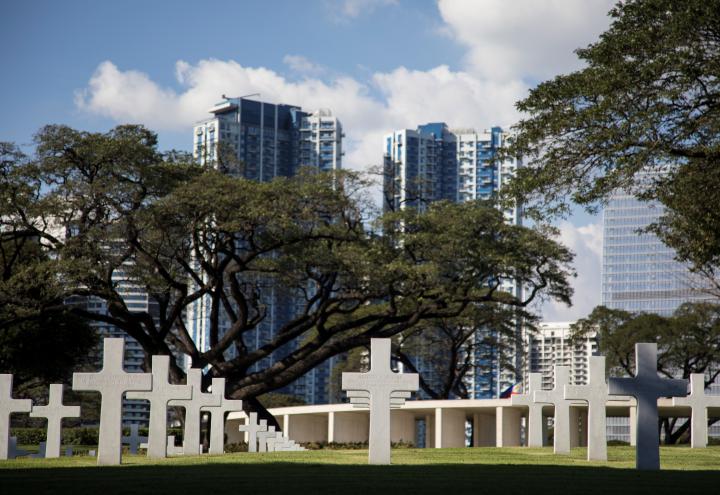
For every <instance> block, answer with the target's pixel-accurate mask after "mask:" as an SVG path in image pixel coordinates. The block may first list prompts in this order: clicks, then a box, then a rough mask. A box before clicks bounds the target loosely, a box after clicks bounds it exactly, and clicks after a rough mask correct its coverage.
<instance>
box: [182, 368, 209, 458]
mask: <svg viewBox="0 0 720 495" xmlns="http://www.w3.org/2000/svg"><path fill="white" fill-rule="evenodd" d="M202 377H203V375H202V370H201V369H200V368H190V369H189V370H188V372H187V384H188V385H190V386H192V398H191V399H187V400H171V401H170V405H171V406H182V407H184V408H185V432H184V438H183V453H184V454H185V455H199V454H202V445H200V410H201V409H202V408H203V407H207V406H219V405H220V401H221V400H222V397H221V394H222V392H220V393H219V394H218V393H215V391H212V392H211V393H203V391H202Z"/></svg>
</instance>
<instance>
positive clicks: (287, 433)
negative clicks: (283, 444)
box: [283, 414, 290, 438]
mask: <svg viewBox="0 0 720 495" xmlns="http://www.w3.org/2000/svg"><path fill="white" fill-rule="evenodd" d="M283 435H284V436H285V438H290V415H289V414H285V415H283Z"/></svg>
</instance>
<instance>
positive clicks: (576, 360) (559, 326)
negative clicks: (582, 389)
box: [527, 322, 598, 390]
mask: <svg viewBox="0 0 720 495" xmlns="http://www.w3.org/2000/svg"><path fill="white" fill-rule="evenodd" d="M573 323H574V322H543V323H540V324H539V325H538V329H537V332H533V333H528V336H527V342H528V349H527V371H528V372H530V373H542V388H543V389H545V390H551V389H552V388H553V385H554V380H555V366H567V367H568V368H570V383H571V384H573V385H586V384H587V380H588V371H589V365H590V356H592V355H594V354H597V352H598V345H597V338H596V334H595V333H594V332H593V333H589V334H588V335H586V336H585V337H583V338H582V340H578V339H573V338H572V331H571V328H570V326H571V325H572V324H573Z"/></svg>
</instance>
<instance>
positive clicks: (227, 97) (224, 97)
mask: <svg viewBox="0 0 720 495" xmlns="http://www.w3.org/2000/svg"><path fill="white" fill-rule="evenodd" d="M250 96H260V93H251V94H249V95H243V96H238V97H236V98H232V97H229V96H225V94H223V95H222V98H223V100H240V99H242V98H248V97H250Z"/></svg>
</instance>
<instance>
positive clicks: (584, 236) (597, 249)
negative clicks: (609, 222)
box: [542, 221, 602, 321]
mask: <svg viewBox="0 0 720 495" xmlns="http://www.w3.org/2000/svg"><path fill="white" fill-rule="evenodd" d="M558 228H559V229H560V236H559V238H558V240H559V241H560V242H562V243H563V244H564V245H565V246H567V247H569V248H570V249H571V250H572V251H573V252H574V253H575V263H574V267H575V271H576V272H577V274H578V276H577V277H576V278H575V279H573V280H572V286H573V288H574V289H575V296H574V297H573V305H572V306H571V307H567V306H565V305H564V304H563V303H559V302H554V301H553V302H547V303H545V305H544V306H543V308H542V314H543V317H544V319H545V321H574V320H577V319H578V318H584V317H586V316H587V315H588V314H589V313H590V311H592V309H593V308H594V307H595V306H597V305H599V304H600V285H601V269H600V267H601V263H602V224H601V223H600V222H596V223H589V224H587V225H583V226H579V227H578V226H575V225H573V224H572V223H570V222H568V221H563V222H561V223H560V225H559V226H558Z"/></svg>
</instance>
